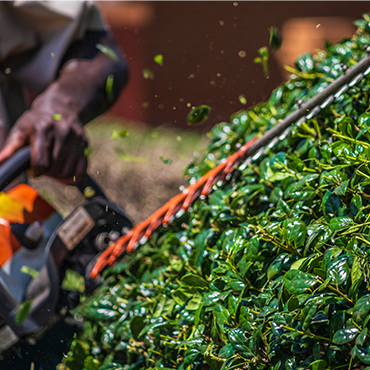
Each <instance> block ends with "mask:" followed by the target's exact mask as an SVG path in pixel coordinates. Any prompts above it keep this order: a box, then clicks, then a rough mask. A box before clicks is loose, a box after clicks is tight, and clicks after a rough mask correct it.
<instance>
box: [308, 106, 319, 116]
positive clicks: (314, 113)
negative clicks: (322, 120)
mask: <svg viewBox="0 0 370 370" xmlns="http://www.w3.org/2000/svg"><path fill="white" fill-rule="evenodd" d="M320 110H321V109H320V107H319V106H317V107H315V108H313V109H312V110H311V112H310V113H308V114H307V116H306V119H311V118H312V117H314V116H316V114H317V113H319V112H320Z"/></svg>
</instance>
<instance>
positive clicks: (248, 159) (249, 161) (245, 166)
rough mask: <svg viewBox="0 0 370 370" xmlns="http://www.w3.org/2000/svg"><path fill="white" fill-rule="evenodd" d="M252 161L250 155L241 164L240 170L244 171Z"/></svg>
mask: <svg viewBox="0 0 370 370" xmlns="http://www.w3.org/2000/svg"><path fill="white" fill-rule="evenodd" d="M251 162H252V157H248V158H247V159H246V160H245V161H244V162H243V163H242V164H241V165H240V166H239V171H244V170H245V169H246V168H247V166H248V165H249V163H251Z"/></svg>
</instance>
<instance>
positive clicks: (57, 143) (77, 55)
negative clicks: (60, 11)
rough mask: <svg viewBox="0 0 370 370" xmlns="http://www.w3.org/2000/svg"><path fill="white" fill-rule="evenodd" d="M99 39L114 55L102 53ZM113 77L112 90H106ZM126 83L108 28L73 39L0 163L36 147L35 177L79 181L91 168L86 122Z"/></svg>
mask: <svg viewBox="0 0 370 370" xmlns="http://www.w3.org/2000/svg"><path fill="white" fill-rule="evenodd" d="M97 43H99V44H101V45H103V46H104V47H107V48H109V49H110V51H112V52H113V53H111V52H108V53H104V52H101V51H99V50H98V49H97V48H96V44H97ZM108 79H109V81H110V85H111V89H110V91H108V93H107V80H108ZM126 81H127V66H126V62H125V59H124V57H123V55H122V54H121V52H120V50H119V49H118V47H117V45H116V44H115V42H114V40H113V38H112V36H111V35H110V34H109V33H108V32H95V33H94V32H91V33H90V34H89V35H87V37H86V39H85V40H84V41H83V42H81V41H79V42H76V43H74V44H73V45H72V46H71V48H70V49H69V50H68V52H67V53H66V56H65V58H64V60H63V62H62V65H61V69H60V73H59V75H58V76H57V78H56V80H55V81H54V82H53V83H52V84H51V85H50V86H49V87H48V88H47V89H46V90H45V91H44V92H42V93H41V94H40V95H39V96H38V97H37V98H36V99H35V100H34V102H33V103H32V105H31V107H30V109H29V110H27V111H26V112H25V113H24V114H23V115H22V116H21V117H20V118H19V119H18V121H17V122H16V123H15V125H14V127H13V128H12V130H11V131H10V134H9V136H8V138H7V140H6V142H5V145H4V148H3V149H2V150H1V152H0V163H1V162H3V161H4V160H6V159H7V158H9V157H10V156H12V154H14V153H15V152H16V151H17V150H18V149H20V148H21V147H23V146H26V145H31V168H32V169H33V171H34V172H35V174H36V175H41V174H44V173H46V174H49V175H51V176H53V177H56V178H59V179H65V180H70V182H74V181H76V182H78V181H79V180H80V179H81V178H82V177H83V176H84V174H85V172H86V167H87V159H86V157H85V154H84V151H85V148H86V146H87V140H86V137H85V134H84V131H83V125H84V124H85V123H87V122H89V121H90V120H92V119H93V118H95V117H96V116H98V115H99V114H101V113H103V112H104V111H106V110H107V109H108V108H109V107H110V106H111V105H112V104H113V103H114V101H115V100H116V98H117V97H118V95H119V93H120V91H121V89H122V88H123V86H124V84H125V83H126ZM112 82H113V85H112ZM108 84H109V83H108Z"/></svg>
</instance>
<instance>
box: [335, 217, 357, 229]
mask: <svg viewBox="0 0 370 370" xmlns="http://www.w3.org/2000/svg"><path fill="white" fill-rule="evenodd" d="M352 223H353V220H352V218H350V217H345V216H342V217H334V218H332V219H331V220H330V222H329V227H330V229H331V230H342V229H345V228H347V227H349V226H350V225H351V224H352Z"/></svg>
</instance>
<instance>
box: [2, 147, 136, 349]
mask: <svg viewBox="0 0 370 370" xmlns="http://www.w3.org/2000/svg"><path fill="white" fill-rule="evenodd" d="M27 154H28V155H29V152H28V153H27ZM0 179H1V168H0ZM87 186H88V187H89V190H90V193H91V192H92V193H93V194H94V195H93V196H92V197H91V198H89V199H88V200H86V201H85V203H84V204H82V205H80V206H79V207H77V208H76V209H75V210H74V211H73V212H72V213H71V214H70V215H69V216H68V217H67V218H66V219H64V220H63V218H62V217H61V215H60V214H59V213H58V212H57V211H56V210H55V209H54V208H53V207H51V206H50V205H49V204H48V203H47V202H46V201H45V200H43V199H42V198H41V197H40V196H39V194H37V192H36V191H35V190H34V189H33V188H31V187H30V186H28V185H26V184H20V185H17V186H15V187H13V188H12V189H10V190H9V191H7V192H5V196H6V197H8V198H9V199H11V200H12V201H14V202H17V204H20V205H21V206H22V207H23V215H21V220H17V221H18V222H14V220H7V219H6V218H5V217H4V218H1V214H2V213H4V212H1V207H2V205H1V200H2V198H1V197H0V301H1V304H0V354H1V353H3V352H5V351H7V350H8V349H9V348H11V347H12V346H14V344H16V343H17V342H18V341H19V340H20V339H24V338H28V339H30V341H35V339H38V338H39V337H40V336H41V335H42V334H43V333H44V332H45V331H46V330H48V328H50V327H51V326H52V325H53V324H54V323H55V322H56V321H58V319H60V318H61V317H62V316H63V315H65V314H66V313H67V312H68V310H69V309H71V308H73V307H75V306H76V305H77V304H78V303H79V297H80V294H81V292H82V291H84V292H86V293H89V292H91V291H92V290H93V289H94V288H96V287H97V286H98V285H99V284H100V282H101V278H100V277H98V278H95V279H92V278H90V272H91V269H92V267H93V265H94V262H95V259H96V258H97V256H98V255H99V253H100V252H102V251H103V250H105V248H106V247H108V245H109V244H110V243H111V242H114V241H115V240H116V239H117V238H118V237H120V236H121V235H122V234H124V233H126V232H127V230H128V229H129V228H131V227H132V225H131V222H130V221H129V219H128V218H127V217H126V215H125V214H124V212H123V211H122V210H120V209H119V208H118V207H117V206H116V205H114V204H112V203H111V202H110V201H109V200H108V199H107V198H106V197H105V195H104V193H103V192H102V191H101V189H100V188H99V186H98V185H97V184H96V183H95V182H94V181H93V180H92V179H91V178H90V177H86V179H85V180H84V182H83V184H81V185H80V186H79V187H80V189H81V190H83V189H85V188H86V187H87ZM0 190H1V184H0ZM1 194H2V195H4V193H1ZM19 221H21V222H19ZM71 271H72V276H74V277H76V276H77V277H79V278H80V280H82V285H81V286H82V287H84V289H82V290H81V289H71V288H70V287H68V286H67V285H68V284H64V281H65V279H66V278H68V277H67V275H68V273H70V272H71Z"/></svg>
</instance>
